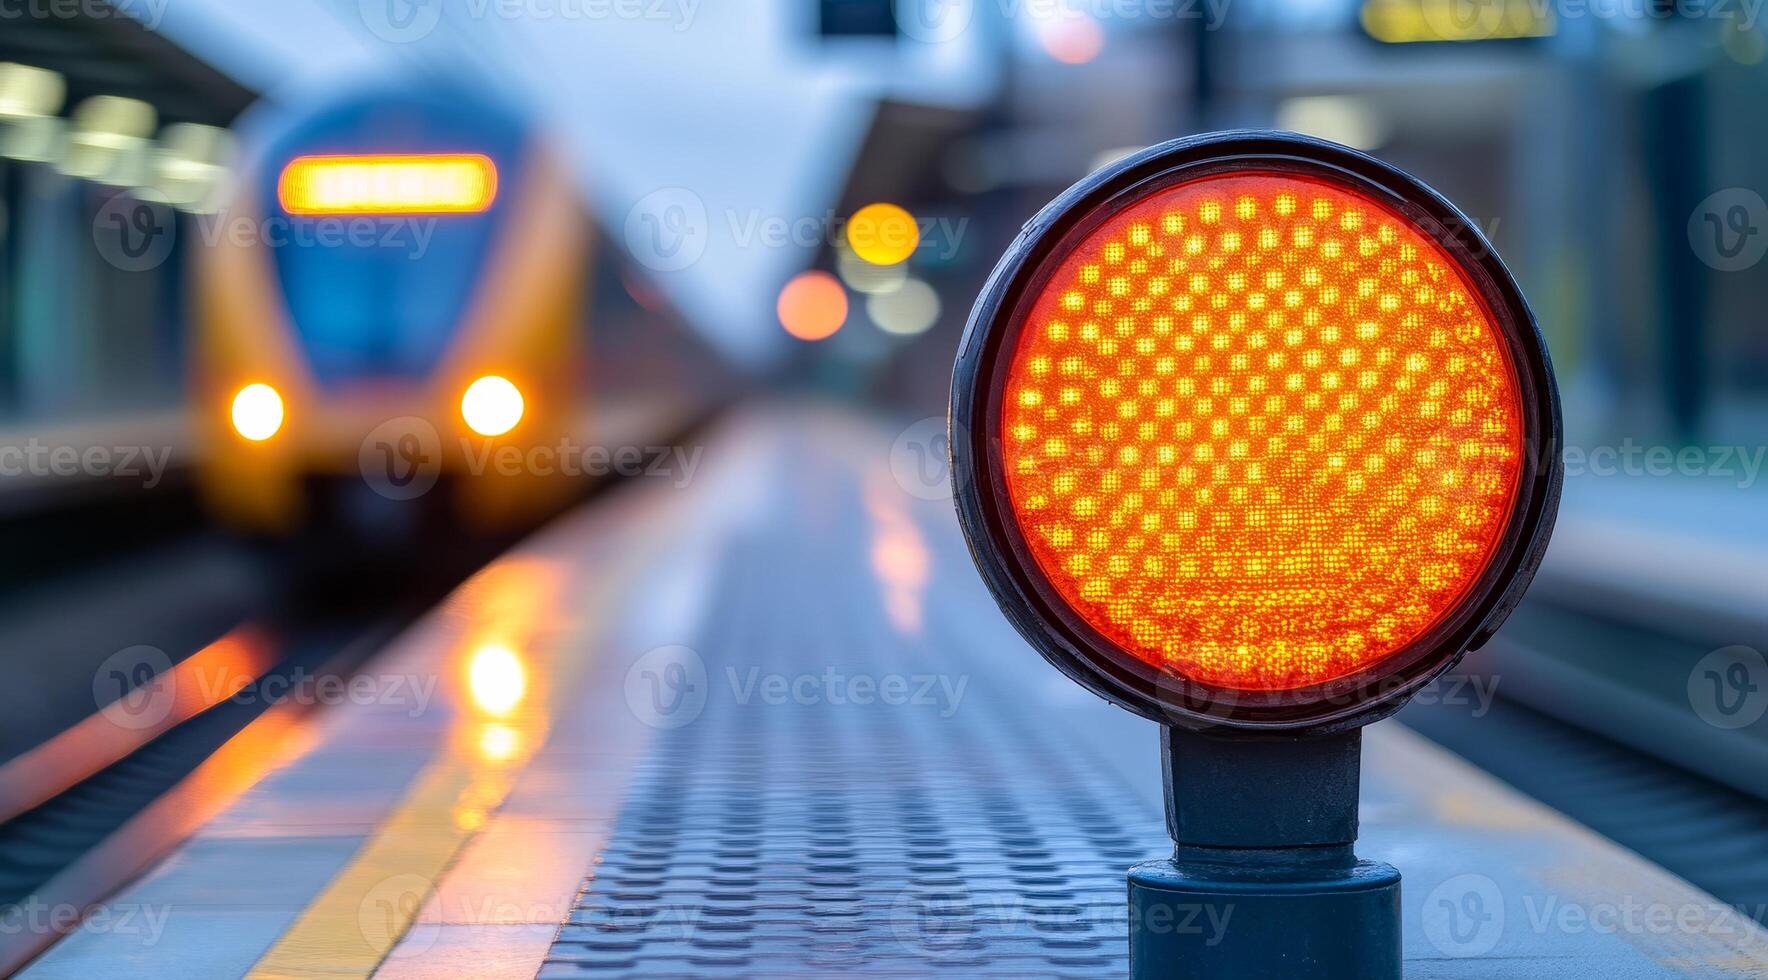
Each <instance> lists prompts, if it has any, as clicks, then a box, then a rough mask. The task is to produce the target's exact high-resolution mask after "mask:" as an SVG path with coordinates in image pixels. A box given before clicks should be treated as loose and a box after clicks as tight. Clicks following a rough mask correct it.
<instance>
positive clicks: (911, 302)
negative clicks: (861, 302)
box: [866, 279, 939, 336]
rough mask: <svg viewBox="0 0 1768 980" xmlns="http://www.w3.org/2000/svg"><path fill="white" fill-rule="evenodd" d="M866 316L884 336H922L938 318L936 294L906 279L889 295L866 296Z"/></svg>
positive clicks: (928, 288) (917, 281)
mask: <svg viewBox="0 0 1768 980" xmlns="http://www.w3.org/2000/svg"><path fill="white" fill-rule="evenodd" d="M866 316H868V317H870V318H871V321H872V322H873V323H876V324H877V325H878V329H880V330H882V331H884V332H885V333H893V334H901V335H904V336H907V335H911V334H918V333H924V332H926V330H927V328H929V327H931V326H933V324H934V322H935V321H937V320H938V319H939V294H938V293H936V292H934V291H933V287H932V286H929V285H927V284H926V283H925V282H922V281H921V280H919V279H910V280H908V281H907V282H904V283H903V284H902V285H901V286H898V287H897V288H895V289H893V290H890V291H889V292H886V293H874V294H873V295H871V296H868V297H866Z"/></svg>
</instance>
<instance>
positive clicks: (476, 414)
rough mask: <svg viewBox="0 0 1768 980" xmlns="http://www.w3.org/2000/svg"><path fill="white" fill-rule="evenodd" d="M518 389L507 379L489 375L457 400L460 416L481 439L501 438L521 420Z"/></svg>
mask: <svg viewBox="0 0 1768 980" xmlns="http://www.w3.org/2000/svg"><path fill="white" fill-rule="evenodd" d="M523 408H524V405H523V401H522V392H521V389H519V388H517V387H516V386H515V384H514V383H513V382H511V381H510V380H509V379H508V378H504V377H500V376H498V375H495V374H488V375H486V376H484V377H482V378H479V379H478V380H476V381H474V382H473V383H472V384H470V385H468V386H467V390H466V392H465V393H464V394H462V395H461V398H460V417H461V419H462V420H464V421H465V422H466V424H467V427H468V428H470V429H472V430H473V431H474V432H477V433H478V434H480V435H482V436H500V435H503V434H504V433H505V432H508V431H510V430H511V429H513V428H515V427H516V424H517V423H518V422H521V421H522V411H523Z"/></svg>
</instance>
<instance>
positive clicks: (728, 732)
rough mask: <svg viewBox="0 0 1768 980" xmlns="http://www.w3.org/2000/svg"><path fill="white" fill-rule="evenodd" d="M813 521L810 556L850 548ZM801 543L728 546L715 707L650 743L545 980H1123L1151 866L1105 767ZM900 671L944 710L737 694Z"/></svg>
mask: <svg viewBox="0 0 1768 980" xmlns="http://www.w3.org/2000/svg"><path fill="white" fill-rule="evenodd" d="M801 486H802V484H801ZM857 496H859V495H858V494H854V495H852V496H849V497H847V498H846V499H848V500H852V499H854V498H855V497H857ZM812 503H814V501H813V502H812ZM832 508H833V510H834V511H836V512H835V513H829V512H826V511H825V512H823V513H822V515H821V519H824V520H828V521H831V522H833V525H834V526H832V527H831V529H830V530H831V532H832V533H830V534H828V535H825V538H840V537H842V536H843V534H842V532H846V534H847V535H851V534H852V533H854V531H853V530H851V529H850V528H853V527H854V525H852V524H848V523H847V522H849V521H857V522H858V524H859V525H860V526H861V527H863V524H864V520H863V518H864V515H863V514H843V513H839V511H843V510H845V509H846V508H844V507H842V505H840V504H838V503H836V504H832ZM799 513H800V514H802V515H806V516H805V517H804V519H807V520H811V521H815V520H818V519H819V518H818V509H817V508H816V507H814V506H812V507H809V508H807V509H806V510H804V511H800V512H799ZM842 525H846V526H842ZM762 530H763V531H765V529H762ZM804 537H805V536H800V537H799V542H800V543H799V544H797V545H795V546H794V547H793V548H787V547H784V546H782V545H781V544H780V543H778V542H779V541H780V540H781V539H780V538H779V536H777V535H769V534H767V533H749V534H746V535H744V536H742V537H740V538H737V539H734V541H733V544H732V545H731V547H730V550H729V551H728V552H727V553H726V554H725V560H724V561H723V562H722V563H721V567H722V569H723V573H722V579H721V584H720V586H719V590H718V592H717V595H716V599H715V600H714V602H713V604H712V608H711V609H710V613H711V614H710V615H709V616H708V617H707V622H709V623H710V624H713V627H712V631H711V633H710V635H707V636H703V637H701V639H700V644H699V645H698V646H696V647H695V649H696V650H697V651H698V653H699V654H700V655H701V656H702V657H703V659H704V661H705V664H706V669H707V676H708V686H709V690H710V691H711V692H712V696H710V697H708V699H707V702H706V705H705V708H704V710H703V713H702V714H701V715H700V716H699V717H698V718H697V719H696V720H694V721H693V722H692V723H691V724H687V725H685V726H683V727H680V728H676V729H672V730H667V731H660V732H658V733H657V735H656V738H655V740H654V741H653V743H652V745H651V747H650V751H649V753H648V754H647V757H646V760H645V762H644V763H643V765H642V767H641V768H640V769H639V770H638V771H636V772H635V773H634V780H633V785H632V788H631V790H630V792H629V794H628V797H627V803H626V805H625V807H624V810H623V812H622V814H621V817H620V820H619V822H618V825H617V828H616V831H615V833H614V835H613V840H612V842H611V843H610V845H609V846H608V848H607V850H606V851H605V852H604V855H603V858H602V861H601V863H600V864H599V866H598V868H597V869H596V872H595V876H594V879H593V881H591V882H589V883H588V885H587V890H586V892H585V893H584V894H583V895H582V896H580V898H579V900H578V905H577V907H576V908H575V910H574V911H573V913H572V915H571V916H570V919H569V921H568V922H567V924H566V925H565V926H564V927H563V928H562V929H561V931H560V933H559V936H558V938H557V940H556V942H555V944H554V946H553V948H552V951H551V954H550V956H549V959H548V960H547V962H546V964H545V965H544V967H543V969H542V970H541V974H540V975H541V976H542V977H566V976H580V975H586V974H592V975H598V976H602V975H620V974H641V973H642V974H644V975H647V976H653V975H658V974H662V975H683V974H696V975H697V974H743V975H773V976H777V975H789V974H813V975H829V974H833V973H836V972H841V973H865V974H868V975H924V974H926V973H928V972H929V971H931V970H941V971H943V970H952V971H956V972H958V973H961V974H964V975H976V976H1002V975H1008V976H1026V975H1044V976H1088V977H1093V976H1099V975H1102V974H1122V973H1123V972H1124V969H1125V966H1126V964H1125V958H1126V955H1127V954H1126V950H1125V944H1124V935H1125V933H1126V927H1125V915H1126V908H1125V899H1124V871H1125V869H1126V868H1127V867H1128V866H1129V865H1131V864H1133V863H1135V862H1136V861H1139V860H1143V859H1145V858H1146V857H1148V856H1150V855H1151V854H1155V853H1158V852H1159V851H1160V850H1161V849H1162V845H1163V842H1164V841H1165V840H1166V838H1165V833H1164V827H1163V824H1162V822H1161V815H1160V813H1159V812H1158V810H1156V809H1153V808H1149V807H1146V806H1144V805H1134V806H1126V805H1125V803H1124V801H1125V799H1126V798H1127V797H1131V796H1135V795H1136V794H1134V793H1132V792H1130V790H1129V788H1128V787H1127V786H1126V781H1125V780H1124V779H1123V777H1122V776H1121V775H1120V774H1119V772H1118V770H1117V769H1116V768H1115V767H1113V766H1109V765H1102V766H1098V767H1096V771H1083V769H1082V768H1081V765H1084V760H1085V758H1086V753H1085V752H1081V753H1078V755H1079V757H1080V759H1081V760H1082V761H1081V762H1080V763H1079V764H1077V762H1076V756H1077V752H1076V751H1075V749H1076V747H1075V746H1061V747H1059V746H1058V745H1057V744H1056V741H1055V737H1054V733H1053V732H1052V731H1050V730H1047V729H1040V728H1039V726H1038V724H1037V719H1036V718H1035V717H1033V716H1032V713H1031V711H1030V710H1029V709H1028V708H1026V707H1024V705H1025V704H1027V700H1026V699H1023V698H1020V697H1017V696H1016V695H1015V693H1014V691H1013V686H1014V684H1015V683H1017V681H1016V680H1015V679H1012V678H1008V677H1004V676H1002V675H1001V674H1002V672H1000V671H999V670H998V669H997V670H994V671H993V672H991V671H990V670H989V666H988V664H987V663H986V662H984V661H982V660H980V659H977V660H974V661H962V660H960V662H957V663H953V662H952V661H953V660H954V658H962V657H963V656H964V650H965V648H966V644H965V643H964V642H963V641H962V639H961V638H960V637H958V636H956V635H955V634H954V633H953V632H950V631H949V630H948V631H945V632H944V636H943V638H942V639H936V638H934V637H933V636H922V637H919V638H918V639H917V638H914V637H909V638H907V639H905V638H904V637H903V636H900V635H893V634H892V631H891V627H890V625H889V623H888V622H887V621H886V617H885V616H884V614H883V613H884V610H883V608H882V604H881V603H880V601H879V600H878V598H877V596H876V592H877V589H876V587H875V586H874V585H873V583H872V578H871V576H870V574H869V572H868V570H865V569H863V568H852V567H851V565H850V566H849V567H847V568H842V567H841V566H840V565H839V564H836V563H839V562H842V561H846V562H848V563H851V562H852V558H851V556H852V555H854V554H865V553H866V552H865V550H863V549H854V548H852V546H851V544H848V545H847V546H846V547H845V548H843V547H842V546H841V545H840V544H839V542H837V541H829V542H828V546H827V548H826V549H824V548H819V549H814V550H807V549H805V547H804V546H803V544H802V543H801V542H802V541H803V540H804ZM850 540H851V539H850ZM934 591H935V595H934V596H930V597H929V599H930V602H932V603H934V607H933V608H929V609H928V610H927V613H928V628H927V630H926V631H925V632H926V633H927V634H935V635H937V634H939V633H940V632H941V628H940V627H941V623H942V621H944V617H945V614H946V611H945V610H942V609H941V608H939V607H938V606H937V589H935V590H934ZM949 612H950V615H951V616H962V615H965V614H966V613H965V612H964V611H963V610H962V609H961V608H960V607H957V606H955V605H954V606H953V607H952V608H951V609H950V610H949ZM989 612H991V613H992V610H989ZM968 614H969V615H978V614H979V613H977V612H976V611H975V610H974V609H973V608H972V609H971V610H970V611H969V612H968ZM868 638H872V639H868ZM936 657H937V658H938V659H937V660H935V659H934V658H936ZM887 658H888V659H887ZM916 658H924V659H922V660H920V661H917V659H916ZM917 662H919V663H920V667H919V670H923V671H924V670H927V669H928V664H929V663H931V664H933V665H934V666H935V667H936V668H937V669H938V670H940V671H941V672H942V673H943V674H944V675H945V677H946V678H947V679H948V680H951V681H952V683H956V680H952V679H953V678H961V679H963V680H964V681H966V682H967V688H966V694H965V695H964V696H963V697H962V698H961V700H948V701H947V702H946V703H948V704H949V703H957V704H960V705H961V710H953V711H951V712H950V713H949V716H947V715H946V714H945V712H944V710H943V708H942V706H940V705H934V704H929V705H917V704H912V703H911V704H894V705H885V704H871V705H865V706H861V705H854V704H844V705H832V704H827V703H817V704H801V703H785V704H762V703H760V702H759V701H758V700H750V701H748V702H747V703H743V702H742V698H741V696H740V694H739V693H737V692H740V691H741V690H742V689H743V687H744V686H745V685H746V684H747V683H748V680H747V678H749V677H750V676H751V674H752V673H753V672H756V671H758V676H765V675H769V674H780V675H784V676H787V677H797V676H801V675H804V674H814V675H818V676H824V675H825V671H833V672H835V673H837V674H843V675H853V674H866V673H870V674H872V675H873V676H880V672H900V673H902V674H903V675H905V676H906V677H908V678H910V679H911V681H913V680H914V678H915V676H916V675H917V673H918V670H917V666H916V664H917ZM732 671H734V673H732ZM973 675H974V676H973ZM1034 676H1040V677H1041V676H1043V675H1042V674H1035V675H1034ZM916 683H917V684H918V681H917V682H916ZM752 689H753V688H752V686H751V690H752ZM1059 748H1060V749H1061V751H1058V749H1059ZM1138 748H1146V746H1138Z"/></svg>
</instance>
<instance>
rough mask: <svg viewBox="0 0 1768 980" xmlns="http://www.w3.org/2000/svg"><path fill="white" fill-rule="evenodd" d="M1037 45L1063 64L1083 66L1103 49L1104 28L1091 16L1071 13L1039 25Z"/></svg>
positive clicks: (1043, 21)
mask: <svg viewBox="0 0 1768 980" xmlns="http://www.w3.org/2000/svg"><path fill="white" fill-rule="evenodd" d="M1037 40H1038V44H1040V45H1042V46H1043V49H1044V53H1045V54H1048V55H1049V56H1050V57H1052V58H1054V59H1056V60H1057V61H1060V62H1062V63H1063V64H1065V65H1084V64H1086V63H1087V62H1089V61H1092V60H1093V59H1094V58H1097V57H1098V56H1099V52H1101V51H1103V50H1105V29H1104V28H1102V27H1100V26H1099V22H1098V21H1097V20H1094V19H1093V18H1092V17H1091V16H1088V15H1086V14H1083V13H1078V12H1077V13H1071V14H1068V15H1061V16H1055V17H1050V18H1048V19H1045V20H1042V21H1039V22H1038V25H1037Z"/></svg>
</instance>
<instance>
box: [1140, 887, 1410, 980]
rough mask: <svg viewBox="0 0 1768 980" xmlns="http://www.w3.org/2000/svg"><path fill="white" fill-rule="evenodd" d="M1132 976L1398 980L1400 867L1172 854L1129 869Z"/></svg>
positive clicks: (1288, 979) (1275, 979)
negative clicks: (1211, 862)
mask: <svg viewBox="0 0 1768 980" xmlns="http://www.w3.org/2000/svg"><path fill="white" fill-rule="evenodd" d="M1129 893H1130V909H1129V913H1130V976H1131V977H1133V978H1137V980H1142V978H1154V977H1196V978H1208V980H1217V978H1222V980H1228V978H1232V980H1262V978H1267V977H1268V978H1272V980H1290V978H1294V977H1309V978H1350V980H1390V978H1391V980H1399V976H1400V873H1399V872H1398V871H1396V870H1394V868H1393V867H1392V866H1391V865H1387V864H1382V863H1380V862H1376V861H1357V862H1355V863H1354V864H1352V865H1350V866H1349V867H1339V868H1326V867H1308V866H1301V867H1293V868H1287V869H1279V868H1274V867H1270V866H1265V867H1261V868H1259V869H1258V871H1257V873H1255V874H1247V873H1246V869H1244V868H1242V869H1240V870H1239V871H1238V872H1235V871H1232V870H1229V869H1227V868H1226V867H1217V868H1213V869H1212V868H1210V867H1208V866H1207V865H1201V864H1195V863H1190V862H1187V863H1186V864H1184V865H1180V864H1179V863H1177V862H1174V861H1171V860H1161V861H1149V862H1147V863H1145V864H1138V865H1136V866H1135V867H1134V868H1131V869H1130V873H1129Z"/></svg>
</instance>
